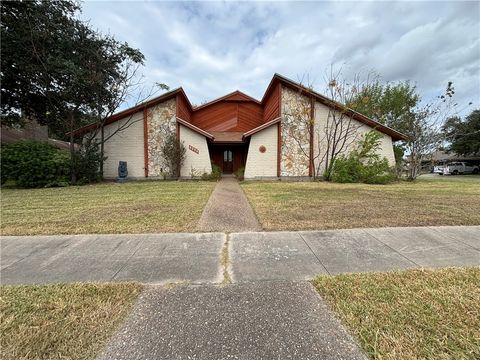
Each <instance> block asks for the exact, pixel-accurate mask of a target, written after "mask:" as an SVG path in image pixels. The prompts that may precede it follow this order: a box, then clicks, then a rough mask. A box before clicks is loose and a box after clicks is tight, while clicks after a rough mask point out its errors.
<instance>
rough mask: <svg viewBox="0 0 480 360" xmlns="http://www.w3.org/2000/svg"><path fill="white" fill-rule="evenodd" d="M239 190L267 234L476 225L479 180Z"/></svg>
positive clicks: (270, 185)
mask: <svg viewBox="0 0 480 360" xmlns="http://www.w3.org/2000/svg"><path fill="white" fill-rule="evenodd" d="M242 187H243V189H244V191H245V193H246V195H247V197H248V199H249V201H250V203H251V204H252V206H253V208H254V210H255V212H256V214H257V217H258V219H259V221H260V223H261V224H262V227H263V228H264V229H265V230H314V229H347V228H359V227H388V226H428V225H479V224H480V176H478V175H477V176H457V177H442V176H439V177H438V178H436V177H426V178H424V179H422V178H420V179H419V180H417V181H415V182H413V183H412V182H406V181H402V182H398V183H394V184H390V185H366V184H335V183H329V182H283V181H278V182H245V183H243V184H242Z"/></svg>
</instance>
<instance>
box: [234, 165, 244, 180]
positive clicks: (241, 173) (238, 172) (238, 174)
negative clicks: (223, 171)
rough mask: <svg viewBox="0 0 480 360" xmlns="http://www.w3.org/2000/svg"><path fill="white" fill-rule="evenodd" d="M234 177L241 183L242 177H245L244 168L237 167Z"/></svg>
mask: <svg viewBox="0 0 480 360" xmlns="http://www.w3.org/2000/svg"><path fill="white" fill-rule="evenodd" d="M234 174H235V176H236V177H237V179H238V180H240V181H243V179H244V175H245V167H243V166H242V167H239V168H238V169H237V170H236V171H235V173H234Z"/></svg>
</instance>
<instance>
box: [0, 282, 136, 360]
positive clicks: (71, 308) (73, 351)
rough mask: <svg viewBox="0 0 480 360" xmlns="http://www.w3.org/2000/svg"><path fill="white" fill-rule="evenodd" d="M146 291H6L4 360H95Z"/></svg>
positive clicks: (125, 287) (105, 287) (85, 287)
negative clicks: (138, 298)
mask: <svg viewBox="0 0 480 360" xmlns="http://www.w3.org/2000/svg"><path fill="white" fill-rule="evenodd" d="M141 289H142V286H141V285H139V284H135V283H123V284H102V285H100V284H68V285H67V284H64V285H43V286H3V287H1V297H0V315H1V322H0V333H1V337H0V344H1V358H2V359H12V360H13V359H16V360H17V359H93V358H95V356H96V354H97V353H98V352H99V351H100V350H101V349H102V346H103V345H104V344H105V343H106V341H107V340H108V339H109V337H110V336H111V335H112V333H113V332H114V331H115V329H116V328H117V327H118V326H119V324H120V322H121V321H122V319H123V318H124V317H125V316H126V315H127V313H128V311H129V310H130V308H131V306H132V304H133V302H134V301H135V299H136V298H137V297H138V295H139V294H140V291H141Z"/></svg>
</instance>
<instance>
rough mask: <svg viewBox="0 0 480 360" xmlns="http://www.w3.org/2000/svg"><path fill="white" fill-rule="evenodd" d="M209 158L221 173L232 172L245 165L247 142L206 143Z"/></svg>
mask: <svg viewBox="0 0 480 360" xmlns="http://www.w3.org/2000/svg"><path fill="white" fill-rule="evenodd" d="M208 151H209V153H210V160H211V161H212V163H214V164H215V165H217V166H218V167H219V168H220V170H221V171H222V174H233V173H235V172H236V171H237V170H238V169H240V168H242V167H245V163H246V161H247V151H248V144H247V143H241V144H214V143H211V144H209V145H208Z"/></svg>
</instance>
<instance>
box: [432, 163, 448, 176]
mask: <svg viewBox="0 0 480 360" xmlns="http://www.w3.org/2000/svg"><path fill="white" fill-rule="evenodd" d="M444 168H445V165H443V164H442V165H437V166H434V167H433V173H434V174H440V175H443V169H444Z"/></svg>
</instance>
